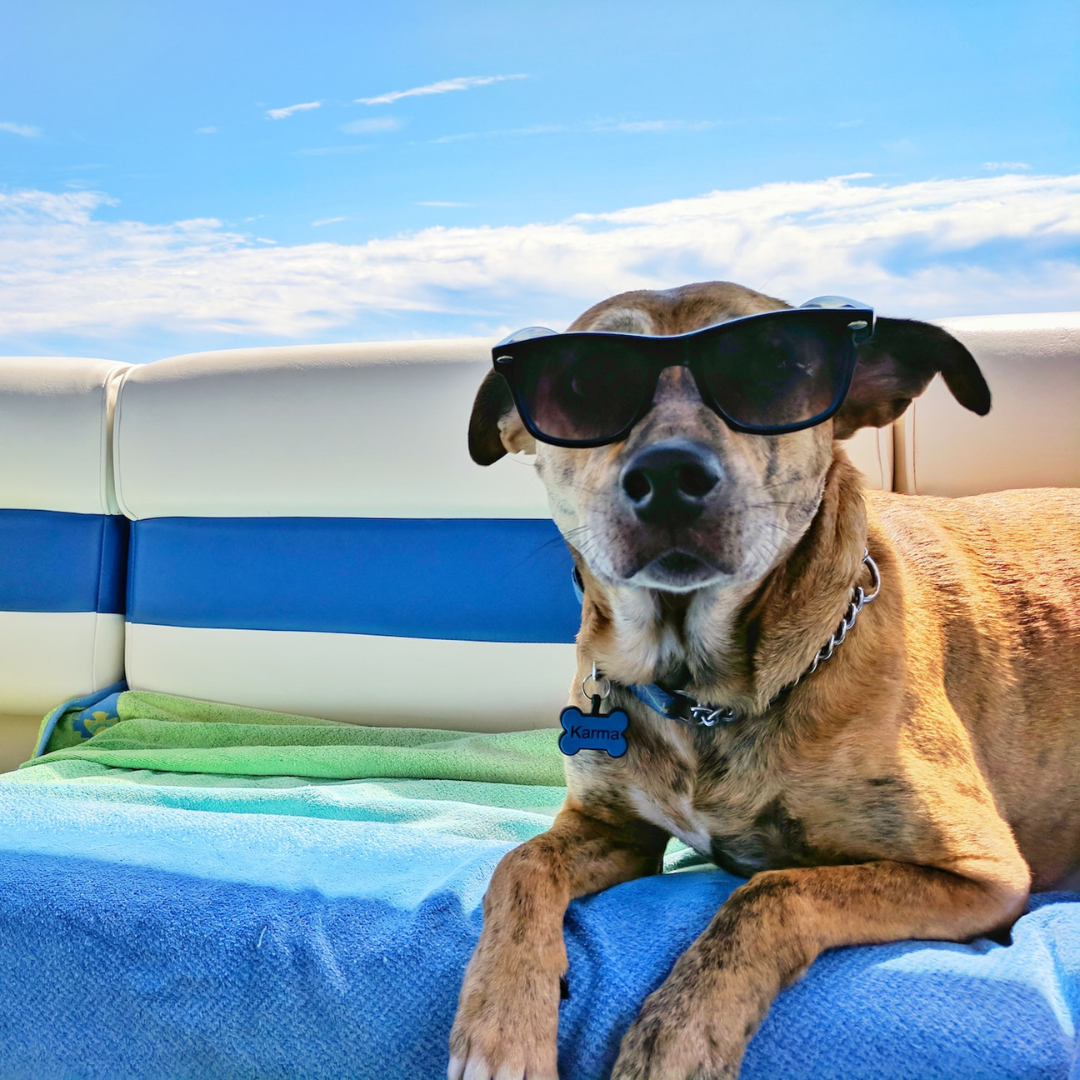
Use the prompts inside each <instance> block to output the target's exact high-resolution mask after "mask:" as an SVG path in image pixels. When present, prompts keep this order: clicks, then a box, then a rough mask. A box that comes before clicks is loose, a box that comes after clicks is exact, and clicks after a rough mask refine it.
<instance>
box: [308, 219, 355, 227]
mask: <svg viewBox="0 0 1080 1080" xmlns="http://www.w3.org/2000/svg"><path fill="white" fill-rule="evenodd" d="M345 220H347V219H346V218H343V217H324V218H319V220H318V221H313V222H312V223H311V224H312V225H313V226H314V227H315V228H316V229H321V228H322V227H323V226H324V225H336V224H337V223H338V222H339V221H345Z"/></svg>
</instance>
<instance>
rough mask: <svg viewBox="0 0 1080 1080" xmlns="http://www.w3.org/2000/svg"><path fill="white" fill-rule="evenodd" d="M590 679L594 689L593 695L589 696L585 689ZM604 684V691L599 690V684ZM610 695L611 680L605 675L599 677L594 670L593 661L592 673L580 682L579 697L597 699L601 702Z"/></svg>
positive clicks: (594, 663)
mask: <svg viewBox="0 0 1080 1080" xmlns="http://www.w3.org/2000/svg"><path fill="white" fill-rule="evenodd" d="M590 679H592V681H593V685H594V686H595V688H596V693H595V694H590V693H589V692H588V691H587V690H586V689H585V687H586V686H587V685H588V684H589V680H590ZM601 683H603V684H604V689H603V690H601V689H600V684H601ZM610 693H611V680H610V679H609V678H608V677H607V676H606V675H601V674H600V672H598V671H597V670H596V661H593V666H592V671H591V672H589V674H588V675H586V676H585V678H584V679H582V680H581V696H582V697H587V698H591V697H599V698H600V699H601V700H602V699H603V698H606V697H607V696H608V694H610Z"/></svg>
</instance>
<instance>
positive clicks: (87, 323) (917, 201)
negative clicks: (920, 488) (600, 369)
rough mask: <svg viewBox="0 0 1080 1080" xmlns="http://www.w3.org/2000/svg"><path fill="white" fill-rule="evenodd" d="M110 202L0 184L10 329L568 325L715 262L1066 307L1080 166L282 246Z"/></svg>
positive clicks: (791, 289)
mask: <svg viewBox="0 0 1080 1080" xmlns="http://www.w3.org/2000/svg"><path fill="white" fill-rule="evenodd" d="M107 203H109V200H108V199H107V198H106V197H105V196H103V195H100V194H94V193H91V192H78V193H75V192H72V193H66V194H53V193H48V192H42V191H24V192H14V193H2V192H0V337H5V338H7V340H8V342H9V345H8V346H7V347H11V344H10V343H18V342H26V341H29V340H30V337H29V336H30V335H39V337H38V338H37V339H35V340H41V338H40V335H57V334H64V335H68V337H67V338H65V340H70V336H71V335H83V336H84V337H85V338H87V340H88V342H89V338H90V337H92V336H93V335H97V336H98V338H100V339H101V340H102V341H103V342H112V343H114V344H115V343H120V342H123V340H125V335H128V336H132V335H139V334H142V335H145V334H148V333H151V332H152V333H153V334H154V335H155V337H156V339H160V338H161V336H162V335H167V334H169V333H176V334H180V333H183V334H187V335H189V337H188V338H187V339H186V340H188V341H190V340H191V335H197V339H198V341H199V342H200V345H201V347H204V348H213V347H215V346H216V347H225V346H226V345H227V344H228V341H229V339H230V338H235V336H236V335H245V334H246V335H249V336H257V337H258V339H260V340H273V339H279V340H282V339H284V340H318V339H320V338H324V339H325V338H327V337H329V338H332V339H334V340H341V339H342V336H343V335H349V334H356V333H357V332H358V330H357V327H360V326H361V324H362V323H363V320H365V319H373V318H376V317H378V318H382V317H385V316H386V315H387V314H388V313H398V316H399V317H400V319H401V323H400V325H401V326H402V328H403V336H408V335H409V333H410V332H411V330H415V327H416V326H417V325H422V326H424V327H425V331H426V332H429V333H431V332H434V333H454V332H463V331H466V330H467V332H476V328H477V326H478V325H482V326H483V327H488V328H490V332H491V333H492V334H494V333H496V332H497V331H498V330H499V328H500V327H503V326H507V325H512V324H524V323H527V322H529V321H536V320H537V319H540V320H542V321H546V322H547V323H548V324H549V325H559V324H560V322H561V321H569V319H571V318H572V317H573V316H574V315H575V314H577V312H578V311H579V310H581V309H583V308H584V307H587V306H588V305H589V304H591V303H594V302H595V301H597V300H599V299H601V298H602V297H604V296H609V295H611V294H612V293H615V292H619V291H622V290H625V289H635V288H666V287H670V286H672V285H677V284H680V283H683V282H687V281H701V280H708V279H728V280H733V281H740V282H743V283H744V284H747V285H750V286H755V287H762V286H765V285H767V288H768V291H769V292H770V293H772V294H774V295H778V296H784V297H787V298H788V299H790V300H792V301H794V302H799V301H802V300H805V299H806V297H808V296H813V295H817V294H822V293H838V294H840V295H848V296H857V297H859V298H860V299H863V300H866V301H869V302H871V303H873V304H874V306H875V307H876V308H877V309H878V310H879V311H882V312H884V313H887V314H893V315H913V316H916V317H924V318H933V317H937V316H944V315H961V314H980V313H986V312H1022V311H1054V310H1059V311H1060V310H1069V309H1073V308H1075V306H1076V297H1077V295H1080V255H1078V250H1080V175H1072V176H1030V175H1015V174H1013V175H1003V176H982V177H978V178H968V179H957V180H928V181H920V182H916V183H908V184H883V183H876V182H867V179H866V178H865V177H864V178H856V177H838V178H834V179H830V180H821V181H816V182H812V183H776V184H763V185H760V186H757V187H751V188H744V189H736V190H728V191H714V192H711V193H709V194H706V195H701V196H699V197H696V198H688V199H676V200H671V201H668V202H661V203H653V204H650V205H646V206H635V207H628V208H624V209H616V210H612V211H611V212H608V213H602V214H581V215H577V216H575V217H571V218H568V219H565V220H563V221H555V222H542V223H534V224H527V225H514V226H497V227H495V226H481V227H460V228H449V227H445V226H440V227H436V228H429V229H423V230H420V231H418V232H415V233H411V234H404V235H395V236H388V237H384V238H376V239H372V240H369V241H367V242H365V243H358V244H335V243H331V242H326V241H321V242H316V243H304V244H279V245H278V246H276V247H271V246H269V245H265V246H264V245H262V244H260V243H258V242H257V241H256V240H255V239H253V238H252V237H250V236H249V235H246V234H243V233H240V232H238V231H235V230H230V229H227V228H226V227H224V226H223V225H222V223H221V222H219V221H216V220H213V219H198V220H192V221H180V222H176V223H174V224H172V225H150V224H145V223H142V222H137V221H122V220H121V221H117V220H105V219H103V217H101V216H99V214H98V211H99V210H100V209H101V208H102V207H103V206H104V205H106V204H107ZM108 216H109V218H110V219H113V218H115V216H116V215H115V212H113V213H111V214H109V215H108ZM477 312H479V313H480V314H479V315H477V314H476V313H477ZM433 313H434V314H433ZM470 313H471V314H470ZM50 340H52V339H50ZM87 347H89V344H88V346H87ZM101 348H105V345H104V344H103V345H102V346H101Z"/></svg>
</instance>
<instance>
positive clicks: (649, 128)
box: [593, 120, 718, 135]
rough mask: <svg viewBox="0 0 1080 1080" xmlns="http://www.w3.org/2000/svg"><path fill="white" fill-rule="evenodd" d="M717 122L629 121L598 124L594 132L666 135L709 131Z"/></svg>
mask: <svg viewBox="0 0 1080 1080" xmlns="http://www.w3.org/2000/svg"><path fill="white" fill-rule="evenodd" d="M717 123H718V121H716V120H627V121H622V122H619V123H616V122H611V123H603V122H601V123H597V124H595V125H594V126H593V130H594V131H622V132H625V133H626V134H628V135H666V134H667V133H668V132H669V131H707V130H708V129H709V128H713V127H716V126H717Z"/></svg>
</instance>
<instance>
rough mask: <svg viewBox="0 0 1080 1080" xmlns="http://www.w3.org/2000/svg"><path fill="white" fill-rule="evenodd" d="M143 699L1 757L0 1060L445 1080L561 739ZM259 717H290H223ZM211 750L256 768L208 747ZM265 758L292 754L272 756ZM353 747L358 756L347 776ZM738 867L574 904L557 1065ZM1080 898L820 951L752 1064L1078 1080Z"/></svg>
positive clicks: (596, 1041)
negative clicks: (1001, 937)
mask: <svg viewBox="0 0 1080 1080" xmlns="http://www.w3.org/2000/svg"><path fill="white" fill-rule="evenodd" d="M130 693H131V692H126V693H121V694H120V696H119V698H118V700H117V701H116V702H115V703H114V705H115V706H116V714H117V715H116V722H115V723H113V724H109V725H102V726H99V727H98V728H97V730H96V733H95V734H93V735H92V737H90V738H87V739H83V738H82V736H81V735H80V737H79V738H80V743H79V744H78V745H74V746H70V745H69V746H67V747H66V748H63V749H55V750H51V751H50V752H49V753H48V754H46V755H44V756H43V757H40V758H38V759H36V761H35V763H34V764H32V765H29V766H27V767H24V768H23V769H21V770H19V771H18V772H16V773H12V774H7V775H6V776H3V777H0V821H2V822H3V826H2V828H0V995H2V996H3V1001H4V1003H5V1005H4V1009H3V1010H0V1077H3V1078H5V1080H6V1078H8V1077H10V1078H16V1077H20V1078H21V1077H32V1078H35V1080H36V1078H52V1077H56V1078H61V1077H63V1078H69V1077H70V1078H78V1080H97V1078H101V1080H106V1078H107V1080H143V1078H146V1080H150V1078H154V1080H157V1078H160V1077H170V1078H172V1077H177V1078H183V1077H191V1078H196V1077H198V1078H200V1080H216V1078H222V1080H225V1078H229V1080H234V1078H241V1077H243V1078H252V1080H255V1078H259V1080H262V1078H278V1077H280V1078H282V1080H284V1078H290V1080H306V1078H311V1080H322V1078H327V1080H330V1078H333V1080H341V1078H345V1077H348V1078H353V1080H367V1078H371V1080H376V1078H377V1080H399V1078H400V1080H406V1078H408V1080H429V1078H430V1080H441V1077H442V1076H444V1075H445V1067H446V1039H447V1035H448V1033H449V1028H450V1024H451V1022H452V1018H453V1013H454V1008H455V1005H456V999H457V992H458V989H459V986H460V980H461V976H462V973H463V971H464V968H465V964H466V963H467V961H468V958H469V955H470V954H471V952H472V949H473V948H474V947H475V944H476V940H477V937H478V935H479V932H480V929H481V925H482V912H481V907H480V901H481V898H482V896H483V892H484V889H485V888H486V885H487V882H488V880H489V878H490V875H491V872H492V870H493V869H494V867H495V865H496V864H497V862H498V860H499V859H500V858H501V857H502V856H503V855H504V854H505V853H506V852H507V851H508V850H510V849H511V848H512V847H513V845H514V844H515V843H518V842H520V841H521V840H523V839H525V838H526V837H527V836H529V835H534V834H535V833H536V832H539V831H541V830H542V829H543V828H545V827H546V825H547V822H548V821H550V817H551V815H552V814H553V813H554V812H555V809H556V808H557V805H558V799H559V798H560V797H561V795H562V791H561V788H560V786H559V785H558V784H551V783H547V782H546V781H548V780H550V779H551V770H552V769H554V768H555V767H557V765H558V758H557V750H556V749H555V745H554V739H555V734H556V733H555V732H550V731H549V732H543V733H531V734H532V735H533V737H534V738H535V740H536V742H535V745H534V743H532V742H530V740H529V739H528V738H523V739H520V740H515V738H514V737H511V736H470V735H462V734H460V733H456V734H455V733H445V732H444V733H438V732H436V733H431V732H428V733H425V734H423V735H422V736H417V737H415V741H412V742H410V740H413V739H414V736H412V735H408V734H401V733H396V732H395V731H394V729H355V731H354V733H353V734H352V735H347V733H345V732H340V731H339V732H338V735H337V736H335V737H334V738H333V739H328V738H327V736H326V735H322V736H320V737H315V736H314V735H309V734H304V735H303V736H299V735H298V734H297V733H298V732H299V731H301V730H302V729H303V730H305V732H308V733H310V732H313V731H315V730H320V731H327V730H328V729H330V728H335V725H327V724H326V723H325V722H317V721H310V722H308V721H304V722H297V721H298V719H299V720H303V718H284V719H283V720H282V721H281V722H280V723H278V722H276V721H275V720H274V717H273V715H272V714H262V715H261V717H260V718H259V719H258V720H257V721H256V720H255V718H254V717H252V716H251V715H250V714H247V713H235V714H234V713H231V712H226V713H220V712H218V711H216V707H215V708H214V709H209V707H205V706H202V705H199V704H197V703H186V702H179V701H177V700H176V699H165V698H162V697H160V696H158V695H152V696H147V699H146V700H141V699H140V697H139V696H138V695H136V696H133V697H128V696H127V695H128V694H130ZM204 709H208V710H209V711H205V712H204V711H202V710H204ZM99 711H101V710H99ZM139 714H147V715H139ZM149 714H153V715H149ZM166 714H170V715H171V716H172V718H171V719H170V718H168V716H167V715H166ZM195 716H206V717H207V719H206V720H205V721H199V720H195V719H193V717H195ZM253 721H254V722H253ZM202 724H205V725H206V727H205V728H200V725H202ZM147 725H150V726H147ZM57 726H58V727H62V724H58V725H57ZM340 726H341V725H337V726H336V727H340ZM182 728H189V729H191V730H190V731H189V733H188V734H187V735H184V736H182V737H181V736H180V735H179V734H178V732H179V731H180V729H182ZM226 728H228V729H229V730H228V731H226V730H225V729H226ZM260 728H272V729H275V730H276V731H277V735H276V736H275V737H274V738H271V737H270V735H269V733H266V732H260V733H259V735H258V738H257V739H254V740H253V739H251V738H250V737H249V738H248V740H247V741H245V740H244V738H243V736H242V733H241V731H240V729H244V731H246V732H247V733H248V735H249V736H250V733H251V732H253V731H256V729H260ZM286 731H287V732H290V733H291V734H290V735H289V736H286V735H285V734H284V733H285V732H286ZM50 738H51V736H50ZM309 738H310V739H311V741H308V742H305V741H303V740H305V739H309ZM290 739H292V740H293V741H291V742H290V741H289V740H290ZM99 740H100V741H99ZM110 740H114V741H113V742H110ZM485 740H487V741H485ZM61 741H62V738H61ZM403 744H404V745H403ZM543 746H547V747H548V750H546V751H544V750H543V749H542V747H543ZM530 748H531V749H530ZM92 749H93V754H94V755H96V757H95V756H87V755H88V754H89V753H90V751H91V750H92ZM534 750H535V757H536V758H544V759H545V761H544V762H537V761H536V760H535V759H534V760H533V766H532V767H531V768H527V767H525V766H524V765H523V760H524V759H525V758H528V756H529V753H532V752H533V751H534ZM224 752H230V753H231V756H230V757H229V759H228V760H229V763H230V766H231V767H236V765H237V764H238V763H240V762H244V763H246V764H245V765H244V768H245V769H247V770H248V771H247V772H238V773H234V774H229V773H228V772H227V770H226V769H224V768H220V769H218V768H211V767H210V766H212V765H214V764H215V757H214V755H215V754H218V753H224ZM131 755H147V756H144V757H133V756H131ZM155 755H156V756H155ZM272 755H279V756H280V759H273V760H280V764H281V765H282V767H283V768H282V772H281V774H280V775H273V774H268V773H265V772H262V771H260V770H261V769H262V768H263V767H264V766H265V765H266V764H267V762H268V761H269V760H271V759H272V757H271V756H272ZM320 755H321V756H320ZM341 755H351V757H350V759H349V760H350V761H352V762H353V763H354V764H355V763H357V762H366V764H365V766H364V767H365V768H366V769H367V771H366V772H365V773H363V774H361V775H353V776H351V777H350V779H348V780H341V779H336V778H335V777H336V776H338V775H339V774H340V773H341V771H342V757H341ZM421 755H427V756H426V757H422V758H421V760H423V761H426V762H427V763H428V764H427V766H426V767H425V768H426V771H424V769H421V767H420V766H419V765H418V764H416V760H417V758H419V757H420V756H421ZM545 755H546V757H545ZM547 758H550V760H547ZM110 761H111V762H115V763H116V764H109V762H110ZM168 761H178V762H183V763H185V764H186V766H187V767H188V769H192V768H195V767H196V766H197V765H198V766H200V767H203V768H204V771H202V772H195V771H176V770H170V769H168V766H167V764H166V762H168ZM392 763H397V765H395V766H394V767H398V766H400V767H402V768H404V769H405V770H406V774H405V776H404V777H400V776H395V775H393V774H392V773H388V772H387V770H389V769H391V767H392ZM402 763H403V764H402ZM305 769H307V770H312V769H315V770H316V772H315V773H311V772H310V771H309V772H307V773H305V772H304V770H305ZM318 770H322V771H324V772H329V773H330V775H329V776H326V775H320V774H319V773H318ZM448 774H453V775H448ZM458 777H465V778H464V779H459V778H458ZM507 777H509V778H512V779H503V778H507ZM538 781H543V782H538ZM503 804H505V805H503ZM679 865H685V864H679ZM739 884H740V881H739V879H737V878H733V877H731V876H730V875H728V874H725V873H723V872H722V871H720V870H717V869H714V868H707V867H700V866H698V867H694V866H689V867H687V868H685V869H681V870H677V871H676V872H670V873H664V874H661V875H657V876H654V877H650V878H645V879H642V880H640V881H635V882H629V883H627V884H625V885H621V886H618V887H616V888H614V889H610V890H607V891H606V892H603V893H600V894H597V895H595V896H591V897H586V898H583V899H581V900H578V901H575V902H574V903H573V904H572V905H571V907H570V910H569V912H568V913H567V917H566V923H565V928H566V938H567V950H568V955H569V960H570V970H569V984H570V998H569V1000H567V1001H564V1002H563V1003H562V1005H561V1007H560V1028H559V1068H560V1075H561V1076H562V1077H564V1080H603V1078H605V1077H607V1076H608V1075H609V1073H610V1069H611V1066H612V1063H613V1061H614V1058H615V1056H616V1054H617V1051H618V1044H619V1040H620V1038H621V1037H622V1034H623V1032H624V1031H625V1029H626V1027H627V1026H628V1025H629V1023H630V1022H631V1021H632V1019H633V1017H634V1015H635V1014H636V1012H637V1010H638V1009H639V1008H640V1005H641V1002H642V1001H643V999H644V997H645V996H646V995H647V994H648V993H649V992H650V991H651V990H653V989H654V988H655V987H656V986H658V985H659V984H660V982H662V981H663V979H664V977H665V975H666V974H667V972H668V971H669V970H670V968H671V965H672V964H673V963H674V961H675V959H676V958H677V957H678V955H679V954H680V953H681V952H682V951H683V950H684V949H685V948H686V947H687V946H688V945H689V944H690V943H691V942H692V941H693V940H694V938H695V937H696V936H697V935H698V934H699V933H700V932H701V931H702V930H703V929H704V928H705V926H706V925H708V922H709V920H710V919H711V918H712V916H713V914H714V913H715V911H716V909H717V908H718V907H719V906H720V904H722V903H723V901H724V899H725V898H726V897H727V895H728V894H729V893H730V892H731V890H732V889H734V888H736V887H737V886H738V885H739ZM1078 901H1080V897H1078V896H1076V895H1075V894H1046V895H1043V896H1039V897H1035V898H1033V900H1032V902H1031V903H1030V905H1029V908H1028V912H1027V913H1026V914H1025V915H1024V916H1023V917H1022V918H1021V919H1020V921H1019V922H1018V923H1017V924H1016V926H1015V928H1014V930H1013V936H1012V943H1011V944H1010V945H1008V946H1003V945H1001V944H998V943H995V942H991V941H988V940H981V939H980V940H977V941H975V942H972V943H968V944H953V943H942V942H898V943H895V944H892V945H884V946H873V947H860V948H849V949H836V950H833V951H831V952H828V953H826V954H824V955H823V956H822V957H821V958H819V959H818V960H817V961H816V962H815V963H814V964H813V965H812V967H811V969H810V971H809V973H808V974H807V976H806V978H805V979H803V980H802V981H801V982H800V983H798V984H797V985H795V986H793V987H791V988H790V989H788V990H786V991H785V992H784V993H783V994H781V995H780V997H779V998H778V999H777V1001H776V1003H775V1004H774V1006H773V1008H772V1010H771V1012H770V1014H769V1016H768V1018H767V1019H766V1021H765V1023H764V1024H763V1026H762V1028H761V1029H760V1031H759V1032H758V1033H757V1035H756V1036H755V1037H754V1039H753V1040H752V1042H751V1044H750V1047H749V1050H748V1053H747V1057H746V1061H745V1064H744V1068H743V1073H742V1076H743V1077H744V1080H762V1078H770V1080H777V1078H784V1080H802V1078H806V1080H810V1078H815V1080H822V1078H831V1077H836V1078H840V1077H843V1078H845V1080H851V1078H860V1077H866V1078H870V1077H873V1078H885V1080H892V1078H896V1080H906V1078H912V1080H915V1078H918V1080H957V1078H964V1080H966V1078H969V1077H971V1078H975V1077H986V1078H995V1080H998V1078H1000V1080H1009V1078H1012V1077H1016V1078H1017V1080H1019V1078H1021V1077H1024V1078H1028V1077H1046V1078H1051V1077H1053V1078H1064V1077H1069V1076H1070V1070H1073V1073H1072V1075H1074V1076H1076V1077H1078V1078H1080V1071H1077V1066H1076V1047H1077V1043H1076V1021H1077V1018H1078V1017H1080V903H1078Z"/></svg>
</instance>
